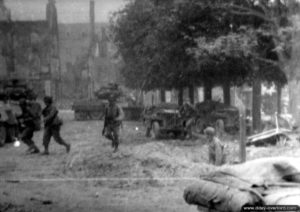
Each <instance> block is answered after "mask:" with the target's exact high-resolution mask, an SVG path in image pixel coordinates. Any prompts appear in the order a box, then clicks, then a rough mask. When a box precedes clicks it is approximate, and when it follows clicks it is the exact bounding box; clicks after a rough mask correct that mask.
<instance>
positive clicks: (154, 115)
mask: <svg viewBox="0 0 300 212" xmlns="http://www.w3.org/2000/svg"><path fill="white" fill-rule="evenodd" d="M143 120H144V123H145V125H146V136H147V137H151V138H154V139H159V138H161V137H164V136H168V135H173V136H175V137H178V136H185V135H186V133H187V132H186V130H185V128H184V123H183V122H184V120H183V119H182V118H181V117H180V113H179V107H178V105H176V104H169V103H163V104H159V105H155V106H151V107H148V108H146V109H145V110H144V113H143Z"/></svg>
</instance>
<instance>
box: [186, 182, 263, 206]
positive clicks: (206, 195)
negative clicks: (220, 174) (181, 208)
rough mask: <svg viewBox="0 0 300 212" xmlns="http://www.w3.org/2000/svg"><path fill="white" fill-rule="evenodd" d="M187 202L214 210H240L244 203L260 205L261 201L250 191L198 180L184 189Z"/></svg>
mask: <svg viewBox="0 0 300 212" xmlns="http://www.w3.org/2000/svg"><path fill="white" fill-rule="evenodd" d="M184 199H185V201H186V202H187V203H188V204H193V205H197V206H202V207H206V208H209V209H214V210H216V211H224V212H225V211H226V212H228V211H231V212H240V211H241V208H242V207H243V206H244V205H262V204H264V203H263V201H262V200H261V199H260V198H259V197H258V196H257V195H256V194H254V193H252V192H251V191H249V190H247V189H245V190H243V189H238V188H232V187H229V186H225V185H222V184H219V183H215V182H210V181H206V180H199V182H198V183H197V184H195V185H192V186H189V187H187V188H186V189H185V190H184Z"/></svg>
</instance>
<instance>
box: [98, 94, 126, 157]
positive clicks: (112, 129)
mask: <svg viewBox="0 0 300 212" xmlns="http://www.w3.org/2000/svg"><path fill="white" fill-rule="evenodd" d="M108 100H109V105H108V107H107V108H106V110H105V118H104V127H103V130H102V135H104V136H105V137H106V138H107V139H109V140H111V141H112V148H113V149H114V152H116V151H118V147H119V142H120V129H121V126H122V120H123V119H124V112H123V110H122V108H121V107H120V106H118V105H117V104H116V100H117V98H116V97H114V96H113V95H111V96H110V98H109V99H108Z"/></svg>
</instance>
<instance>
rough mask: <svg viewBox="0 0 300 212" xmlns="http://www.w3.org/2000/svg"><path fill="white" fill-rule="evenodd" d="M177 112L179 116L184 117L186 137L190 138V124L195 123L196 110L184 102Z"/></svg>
mask: <svg viewBox="0 0 300 212" xmlns="http://www.w3.org/2000/svg"><path fill="white" fill-rule="evenodd" d="M179 112H180V115H181V117H182V118H184V119H185V121H184V127H185V130H186V132H187V138H192V137H193V135H192V126H193V124H194V123H195V115H196V110H195V109H194V107H193V106H192V105H190V104H189V103H188V102H185V103H184V104H183V106H182V107H181V108H180V111H179Z"/></svg>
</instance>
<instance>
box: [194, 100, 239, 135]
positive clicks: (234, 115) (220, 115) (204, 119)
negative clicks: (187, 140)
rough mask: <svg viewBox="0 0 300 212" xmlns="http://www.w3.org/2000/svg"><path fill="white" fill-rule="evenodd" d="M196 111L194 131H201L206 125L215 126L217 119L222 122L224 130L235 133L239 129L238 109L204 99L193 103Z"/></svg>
mask: <svg viewBox="0 0 300 212" xmlns="http://www.w3.org/2000/svg"><path fill="white" fill-rule="evenodd" d="M195 108H196V111H197V115H196V116H197V117H196V121H195V122H196V123H195V131H196V132H197V133H202V132H203V130H204V129H205V128H206V127H208V126H213V127H215V124H216V122H217V121H218V120H222V121H223V122H224V128H225V131H226V132H228V133H236V132H237V131H238V129H239V110H238V109H237V108H236V107H233V106H230V105H226V104H223V103H220V102H217V101H204V102H201V103H197V104H196V105H195Z"/></svg>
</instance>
